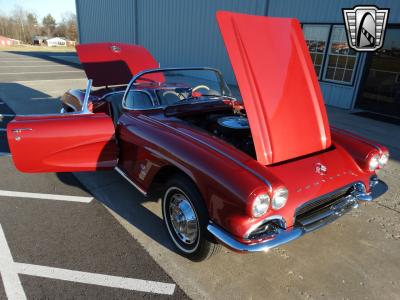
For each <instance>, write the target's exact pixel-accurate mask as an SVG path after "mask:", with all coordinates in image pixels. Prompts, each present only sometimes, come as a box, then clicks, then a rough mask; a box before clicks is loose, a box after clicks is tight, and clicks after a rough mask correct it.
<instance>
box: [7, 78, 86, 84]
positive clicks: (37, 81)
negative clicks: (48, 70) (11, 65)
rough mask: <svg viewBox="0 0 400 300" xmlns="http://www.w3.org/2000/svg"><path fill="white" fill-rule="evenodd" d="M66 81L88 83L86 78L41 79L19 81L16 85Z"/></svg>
mask: <svg viewBox="0 0 400 300" xmlns="http://www.w3.org/2000/svg"><path fill="white" fill-rule="evenodd" d="M60 80H62V81H66V80H70V81H73V80H84V81H87V79H86V78H66V79H43V80H42V79H41V80H19V81H14V82H15V83H22V84H23V83H37V84H41V83H42V82H50V81H60Z"/></svg>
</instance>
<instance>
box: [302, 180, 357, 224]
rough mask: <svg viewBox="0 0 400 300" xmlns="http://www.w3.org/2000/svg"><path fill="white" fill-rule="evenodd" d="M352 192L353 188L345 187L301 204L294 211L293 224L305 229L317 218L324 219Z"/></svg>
mask: <svg viewBox="0 0 400 300" xmlns="http://www.w3.org/2000/svg"><path fill="white" fill-rule="evenodd" d="M352 190H353V187H345V188H342V189H340V190H337V191H334V192H332V193H330V194H328V195H325V196H323V197H320V198H317V199H315V200H311V201H309V202H307V203H305V204H303V205H302V206H300V207H299V208H298V209H297V210H296V214H295V224H296V225H297V226H302V227H305V226H308V225H311V223H315V222H316V221H317V220H319V216H320V219H323V218H325V217H326V216H327V212H328V211H329V210H330V209H331V208H333V207H335V206H336V205H338V204H340V203H341V202H343V201H345V199H346V196H348V195H350V194H351V192H352Z"/></svg>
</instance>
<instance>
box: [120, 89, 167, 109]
mask: <svg viewBox="0 0 400 300" xmlns="http://www.w3.org/2000/svg"><path fill="white" fill-rule="evenodd" d="M127 91H128V90H126V91H125V92H124V96H123V98H122V108H123V109H126V110H133V111H134V110H148V109H155V108H159V107H158V106H156V104H155V102H154V99H153V96H152V95H151V94H150V92H149V91H146V90H138V89H133V90H130V91H129V92H139V93H143V94H146V95H147V96H149V98H150V101H151V103H152V104H153V107H149V108H129V107H127V106H126V105H125V100H126V97H125V95H126V96H127V95H128V92H127Z"/></svg>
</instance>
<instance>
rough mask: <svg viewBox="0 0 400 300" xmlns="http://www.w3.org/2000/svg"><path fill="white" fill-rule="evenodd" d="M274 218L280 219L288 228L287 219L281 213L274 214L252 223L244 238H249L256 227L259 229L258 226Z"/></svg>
mask: <svg viewBox="0 0 400 300" xmlns="http://www.w3.org/2000/svg"><path fill="white" fill-rule="evenodd" d="M273 220H278V221H279V222H280V223H281V224H285V229H286V221H285V219H284V218H283V217H282V216H280V215H273V216H269V217H268V218H265V219H263V220H261V221H260V222H257V223H255V224H253V225H251V226H250V228H249V229H248V230H247V231H246V233H245V235H244V236H243V238H245V239H247V238H248V236H249V235H250V234H251V233H252V232H253V231H254V230H255V229H257V228H258V227H260V226H261V225H263V224H265V223H268V222H270V221H273Z"/></svg>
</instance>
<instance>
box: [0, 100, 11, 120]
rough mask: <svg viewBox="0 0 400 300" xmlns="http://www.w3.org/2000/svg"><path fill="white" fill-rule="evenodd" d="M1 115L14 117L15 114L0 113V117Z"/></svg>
mask: <svg viewBox="0 0 400 300" xmlns="http://www.w3.org/2000/svg"><path fill="white" fill-rule="evenodd" d="M0 104H4V103H0ZM2 117H15V114H0V118H2Z"/></svg>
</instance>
